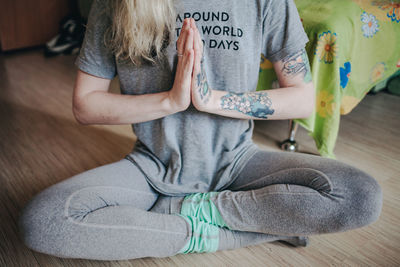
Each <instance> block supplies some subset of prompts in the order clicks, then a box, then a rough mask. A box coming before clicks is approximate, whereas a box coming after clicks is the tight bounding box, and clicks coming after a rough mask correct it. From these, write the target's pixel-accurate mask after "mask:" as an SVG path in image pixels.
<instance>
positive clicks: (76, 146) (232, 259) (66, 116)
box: [0, 50, 400, 266]
mask: <svg viewBox="0 0 400 267" xmlns="http://www.w3.org/2000/svg"><path fill="white" fill-rule="evenodd" d="M73 60H74V57H73V56H59V57H55V58H51V59H45V58H43V57H42V54H41V52H40V51H38V50H31V51H23V52H17V53H13V54H7V55H1V54H0V140H1V142H0V169H1V171H0V266H399V265H400V227H399V224H400V194H399V192H400V178H399V174H400V119H399V117H400V97H397V96H393V95H389V94H386V93H379V94H378V95H375V96H372V95H367V96H366V98H365V99H364V100H363V101H362V103H361V104H360V105H359V106H358V107H357V108H356V109H355V110H354V111H353V112H352V113H351V114H350V115H347V116H343V117H342V121H341V126H340V134H339V138H338V142H337V147H336V149H335V153H336V156H337V159H338V160H340V161H343V162H346V163H350V164H352V165H355V166H357V167H359V168H361V169H363V170H365V171H367V172H368V173H370V174H371V175H373V176H374V177H375V178H376V179H377V180H378V181H379V183H380V185H381V186H382V188H383V191H384V205H383V211H382V215H381V217H380V219H379V220H378V221H377V222H376V223H374V224H372V225H369V226H367V227H364V228H361V229H358V230H354V231H349V232H344V233H339V234H326V235H319V236H311V237H310V245H309V246H308V247H306V248H292V247H289V246H287V245H284V244H282V243H279V242H274V243H266V244H262V245H259V246H252V247H248V248H242V249H238V250H235V251H222V252H217V253H212V254H191V255H178V256H175V257H171V258H165V259H153V258H146V259H138V260H131V261H116V262H100V261H87V260H68V259H59V258H55V257H51V256H47V255H44V254H40V253H36V252H33V251H30V250H29V249H27V248H25V247H24V245H23V244H22V243H21V241H20V240H19V239H18V235H17V227H16V220H17V217H18V212H19V211H20V210H21V208H22V207H23V206H24V205H25V204H26V203H27V202H28V200H29V199H30V198H32V197H33V195H34V194H36V193H38V192H40V191H41V190H43V189H45V188H46V187H48V186H50V185H52V184H54V183H57V182H60V181H62V180H64V179H67V178H68V177H70V176H72V175H75V174H77V173H80V172H83V171H85V170H88V169H91V168H94V167H96V166H99V165H103V164H106V163H110V162H113V161H117V160H119V159H121V158H122V157H123V156H124V155H125V154H126V153H128V152H129V151H130V150H131V148H132V144H133V140H134V137H133V135H132V133H131V130H130V127H129V126H90V127H87V126H80V125H78V124H77V123H76V122H75V120H74V118H73V115H72V112H71V96H72V87H73V82H74V78H75V71H76V70H75V68H74V66H73ZM286 136H287V122H286V121H267V122H259V123H257V127H256V132H255V135H254V139H255V141H256V142H257V143H258V144H259V145H260V146H262V147H264V148H266V149H269V150H277V149H278V148H277V145H276V143H277V142H279V141H281V140H282V139H284V138H285V137H286ZM297 140H298V142H299V143H300V150H301V151H302V152H306V153H317V150H316V149H315V146H314V143H313V141H312V139H311V138H310V137H309V136H308V135H307V133H306V132H305V131H304V130H303V129H300V131H299V133H298V135H297Z"/></svg>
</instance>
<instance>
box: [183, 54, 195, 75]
mask: <svg viewBox="0 0 400 267" xmlns="http://www.w3.org/2000/svg"><path fill="white" fill-rule="evenodd" d="M193 64H194V51H193V49H190V50H188V51H186V52H185V63H184V66H185V67H184V72H185V77H186V79H190V77H191V76H192V71H193Z"/></svg>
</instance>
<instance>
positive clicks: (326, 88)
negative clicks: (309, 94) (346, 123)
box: [257, 0, 400, 158]
mask: <svg viewBox="0 0 400 267" xmlns="http://www.w3.org/2000/svg"><path fill="white" fill-rule="evenodd" d="M295 2H296V5H297V8H298V10H299V14H300V17H301V19H302V22H303V26H304V29H305V31H306V33H307V35H308V37H309V39H310V42H309V43H308V44H307V47H306V50H307V53H308V56H309V58H310V64H311V69H312V76H313V81H314V84H315V87H316V95H317V101H316V107H315V112H314V113H313V114H312V115H311V116H310V117H309V118H307V119H297V120H295V121H296V122H298V123H299V124H300V125H301V126H303V127H304V128H305V129H306V130H307V131H308V132H309V135H310V136H312V137H313V138H314V140H315V143H316V145H317V148H318V150H319V152H320V154H321V156H324V157H329V158H335V155H334V153H333V150H334V147H335V142H336V139H337V135H338V131H339V122H340V115H345V114H348V113H349V112H350V111H351V110H352V109H353V108H354V107H355V106H356V105H357V104H358V103H359V102H360V101H361V100H362V99H363V97H364V96H365V95H366V94H367V93H368V91H369V90H370V89H371V88H372V87H374V86H375V85H376V84H378V83H379V82H381V81H382V80H385V79H387V78H389V77H390V76H391V75H393V74H394V73H395V72H396V71H398V70H400V45H399V44H400V0H295ZM277 86H278V83H277V78H276V74H275V72H274V70H273V67H272V63H271V62H269V61H268V60H267V59H266V58H265V57H264V55H261V65H260V77H259V83H258V88H257V89H258V90H265V88H276V87H277Z"/></svg>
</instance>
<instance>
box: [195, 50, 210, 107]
mask: <svg viewBox="0 0 400 267" xmlns="http://www.w3.org/2000/svg"><path fill="white" fill-rule="evenodd" d="M197 91H198V92H199V95H200V99H201V100H202V101H203V103H204V104H207V102H208V100H210V97H211V88H210V86H209V85H208V81H207V76H206V72H205V70H204V56H203V58H202V59H201V71H200V73H199V74H197Z"/></svg>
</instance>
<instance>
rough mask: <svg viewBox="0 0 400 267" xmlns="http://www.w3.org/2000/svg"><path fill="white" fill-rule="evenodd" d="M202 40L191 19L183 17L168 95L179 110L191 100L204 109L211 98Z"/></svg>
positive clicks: (198, 107) (200, 108)
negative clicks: (173, 78)
mask: <svg viewBox="0 0 400 267" xmlns="http://www.w3.org/2000/svg"><path fill="white" fill-rule="evenodd" d="M203 48H204V46H203V42H202V40H201V36H200V32H199V30H198V28H197V26H196V24H195V22H194V20H193V19H185V20H184V22H183V27H182V30H181V34H180V36H179V38H178V43H177V50H178V51H177V52H178V66H177V71H176V76H175V82H174V86H173V88H172V90H171V91H170V97H171V100H172V102H173V104H175V105H176V107H178V108H177V109H178V110H179V111H182V110H185V109H186V108H187V107H188V106H189V105H190V103H191V102H192V103H193V105H194V106H195V107H196V109H198V110H200V111H205V110H204V109H205V107H206V105H207V104H208V103H209V102H210V99H211V91H212V90H211V88H210V87H209V84H208V81H207V76H206V73H205V70H204V64H203V61H204V57H203Z"/></svg>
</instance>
